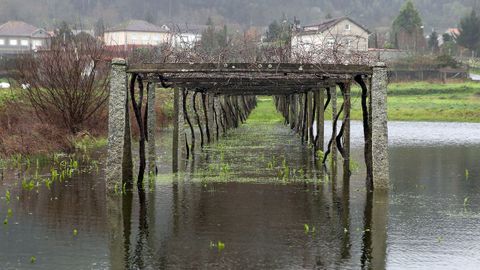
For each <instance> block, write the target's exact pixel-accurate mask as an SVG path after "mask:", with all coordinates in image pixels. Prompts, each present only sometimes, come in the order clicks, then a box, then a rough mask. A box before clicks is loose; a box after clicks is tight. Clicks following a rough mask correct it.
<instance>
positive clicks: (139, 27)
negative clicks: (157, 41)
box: [106, 20, 169, 33]
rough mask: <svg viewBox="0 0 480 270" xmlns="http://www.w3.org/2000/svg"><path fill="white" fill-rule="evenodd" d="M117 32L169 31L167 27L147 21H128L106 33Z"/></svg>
mask: <svg viewBox="0 0 480 270" xmlns="http://www.w3.org/2000/svg"><path fill="white" fill-rule="evenodd" d="M118 31H136V32H159V33H166V32H168V31H169V29H168V27H163V26H158V25H155V24H152V23H149V22H147V21H142V20H129V21H126V22H123V23H121V24H119V25H117V26H115V27H112V28H110V29H108V30H107V31H106V32H118Z"/></svg>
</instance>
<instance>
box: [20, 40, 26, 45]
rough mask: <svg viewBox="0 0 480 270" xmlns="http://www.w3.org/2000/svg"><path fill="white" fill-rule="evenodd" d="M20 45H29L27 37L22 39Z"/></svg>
mask: <svg viewBox="0 0 480 270" xmlns="http://www.w3.org/2000/svg"><path fill="white" fill-rule="evenodd" d="M20 45H22V46H28V40H27V39H22V40H21V41H20Z"/></svg>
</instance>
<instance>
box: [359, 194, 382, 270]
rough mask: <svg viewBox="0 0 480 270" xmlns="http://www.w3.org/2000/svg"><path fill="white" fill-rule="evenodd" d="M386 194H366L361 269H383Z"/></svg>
mask: <svg viewBox="0 0 480 270" xmlns="http://www.w3.org/2000/svg"><path fill="white" fill-rule="evenodd" d="M387 226H388V193H387V192H386V191H384V190H377V191H374V192H368V193H367V201H366V203H365V211H364V228H363V237H362V240H363V247H362V257H361V264H362V269H385V267H386V254H387Z"/></svg>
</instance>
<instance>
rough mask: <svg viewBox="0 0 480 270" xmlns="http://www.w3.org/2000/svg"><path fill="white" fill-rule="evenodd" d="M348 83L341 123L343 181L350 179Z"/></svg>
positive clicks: (346, 84)
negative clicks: (342, 127) (343, 155)
mask: <svg viewBox="0 0 480 270" xmlns="http://www.w3.org/2000/svg"><path fill="white" fill-rule="evenodd" d="M350 86H351V85H350V82H348V83H345V85H344V89H343V99H344V100H343V104H344V108H343V115H344V117H343V122H344V123H342V125H343V126H344V129H343V151H344V154H345V157H344V159H343V175H344V179H345V180H346V181H347V180H349V177H350V173H351V172H350V109H351V102H350Z"/></svg>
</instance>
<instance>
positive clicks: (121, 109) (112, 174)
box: [105, 59, 133, 191]
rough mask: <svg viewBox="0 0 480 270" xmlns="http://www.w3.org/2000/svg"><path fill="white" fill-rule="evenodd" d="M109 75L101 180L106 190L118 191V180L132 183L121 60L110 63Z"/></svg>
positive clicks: (128, 124)
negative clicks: (103, 169) (102, 177)
mask: <svg viewBox="0 0 480 270" xmlns="http://www.w3.org/2000/svg"><path fill="white" fill-rule="evenodd" d="M110 76H111V77H110V94H109V101H108V148H107V152H108V153H107V161H106V171H105V178H106V184H107V190H109V191H113V190H115V189H121V188H122V180H123V182H127V181H132V177H133V165H132V150H131V135H130V121H129V114H128V91H127V74H126V63H125V60H123V59H113V60H112V70H111V74H110Z"/></svg>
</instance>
